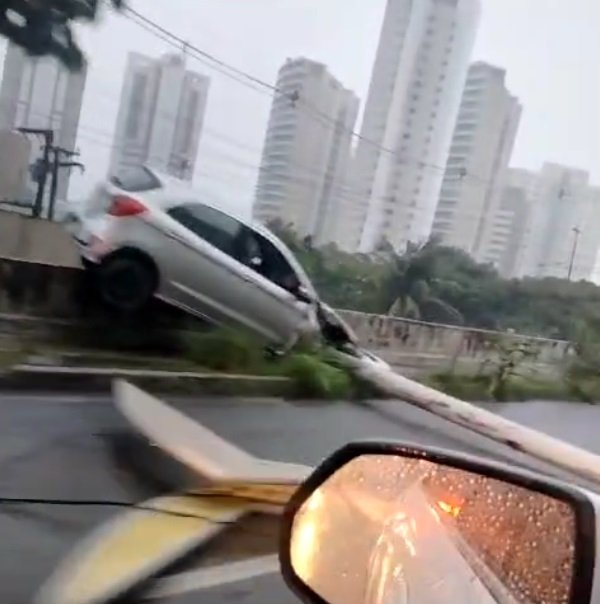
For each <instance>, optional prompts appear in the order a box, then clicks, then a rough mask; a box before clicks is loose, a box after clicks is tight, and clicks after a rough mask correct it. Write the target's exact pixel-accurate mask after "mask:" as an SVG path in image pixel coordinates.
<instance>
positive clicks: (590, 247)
mask: <svg viewBox="0 0 600 604" xmlns="http://www.w3.org/2000/svg"><path fill="white" fill-rule="evenodd" d="M598 232H600V194H599V192H598V189H597V188H594V187H591V186H590V185H589V174H588V173H587V172H585V171H584V170H579V169H575V168H569V167H566V166H561V165H558V164H550V163H548V164H545V165H544V166H543V168H542V170H541V172H540V174H539V175H538V177H537V179H536V183H535V187H534V191H533V194H532V200H531V211H530V213H529V219H528V221H527V224H526V227H525V235H524V239H523V246H522V249H521V253H520V259H519V263H518V272H517V276H534V277H558V278H563V279H565V278H567V276H568V274H569V269H570V266H571V259H572V260H573V270H572V275H571V278H572V279H574V280H579V279H591V277H592V274H593V272H594V269H595V266H596V256H597V252H598V249H599V247H600V245H599V244H600V237H599V236H598Z"/></svg>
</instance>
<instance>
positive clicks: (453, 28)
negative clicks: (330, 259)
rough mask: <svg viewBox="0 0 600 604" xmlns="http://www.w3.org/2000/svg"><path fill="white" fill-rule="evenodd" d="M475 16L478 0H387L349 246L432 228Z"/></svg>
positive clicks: (396, 240)
mask: <svg viewBox="0 0 600 604" xmlns="http://www.w3.org/2000/svg"><path fill="white" fill-rule="evenodd" d="M479 18H480V2H479V0H388V3H387V8H386V12H385V17H384V22H383V29H382V32H381V37H380V40H379V47H378V50H377V56H376V59H375V65H374V68H373V74H372V77H371V84H370V88H369V94H368V99H367V104H366V109H365V116H364V120H363V124H362V128H361V135H362V138H361V140H359V143H358V148H357V152H356V161H355V166H354V169H353V174H354V175H355V177H356V179H357V180H356V182H355V185H354V186H355V187H356V190H357V191H358V192H359V194H360V197H361V199H362V200H363V201H362V203H361V204H360V205H359V207H358V211H357V213H356V215H355V216H351V217H348V223H349V226H350V227H352V230H353V232H354V233H355V235H354V242H353V243H354V245H353V246H352V245H351V246H350V247H354V248H355V249H356V247H359V249H360V250H361V251H364V252H370V251H372V250H374V249H376V248H377V246H378V244H379V243H380V242H381V241H382V240H384V239H387V240H388V241H389V242H390V243H391V244H392V245H393V246H394V247H395V248H396V249H398V250H401V249H403V248H404V247H405V246H406V244H407V243H408V242H409V241H422V240H424V239H427V238H428V237H429V235H430V233H431V226H432V223H433V217H434V213H435V209H436V205H437V201H438V197H439V192H440V186H441V182H442V176H443V172H444V166H445V165H446V160H447V157H448V149H449V147H450V141H451V138H452V132H453V129H454V125H455V123H456V116H457V113H458V108H459V105H460V100H461V95H462V91H463V87H464V83H465V78H466V73H467V68H468V64H469V59H470V56H471V51H472V48H473V44H474V41H475V34H476V31H477V27H478V24H479Z"/></svg>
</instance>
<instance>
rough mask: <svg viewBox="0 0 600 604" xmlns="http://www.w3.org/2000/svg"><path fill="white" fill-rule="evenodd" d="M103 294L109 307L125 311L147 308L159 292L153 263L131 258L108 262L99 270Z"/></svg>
mask: <svg viewBox="0 0 600 604" xmlns="http://www.w3.org/2000/svg"><path fill="white" fill-rule="evenodd" d="M98 286H99V289H100V295H101V297H102V300H103V302H104V303H105V304H107V305H108V306H109V307H111V308H113V309H115V310H118V311H123V312H134V311H137V310H141V309H142V308H144V307H145V306H146V305H147V304H148V303H149V302H150V300H151V299H152V297H153V295H154V291H155V289H156V276H155V272H154V271H153V269H152V266H151V265H150V264H149V263H146V262H143V261H142V260H140V259H138V258H134V257H128V256H116V257H113V258H109V259H107V260H106V261H105V262H104V263H103V264H102V265H101V266H100V267H99V269H98Z"/></svg>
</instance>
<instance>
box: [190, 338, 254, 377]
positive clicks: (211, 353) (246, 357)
mask: <svg viewBox="0 0 600 604" xmlns="http://www.w3.org/2000/svg"><path fill="white" fill-rule="evenodd" d="M186 344H187V346H186V348H187V356H188V358H189V359H190V360H191V361H193V362H194V363H196V364H198V365H200V366H202V367H205V368H207V369H213V370H215V371H228V372H242V373H247V372H251V371H258V372H260V373H262V372H263V371H262V368H263V366H264V365H265V363H266V362H265V361H264V359H263V354H262V347H261V346H260V344H259V343H258V342H257V340H256V338H254V337H253V336H251V335H250V334H248V333H246V332H244V331H240V330H233V329H229V328H220V329H215V330H214V331H208V332H206V333H198V332H197V333H193V332H192V333H189V334H187V335H186Z"/></svg>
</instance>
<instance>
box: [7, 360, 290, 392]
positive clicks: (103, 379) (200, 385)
mask: <svg viewBox="0 0 600 604" xmlns="http://www.w3.org/2000/svg"><path fill="white" fill-rule="evenodd" d="M115 379H125V380H127V381H128V382H131V383H132V384H134V385H136V386H139V387H140V388H144V389H146V390H148V391H150V392H155V393H168V394H181V395H189V394H198V395H213V396H214V395H217V396H236V397H239V396H240V395H241V396H243V397H245V398H252V397H271V398H285V397H286V396H288V395H289V391H290V381H289V380H288V379H287V378H285V377H270V376H256V375H224V374H218V373H193V372H170V371H158V370H156V371H153V370H137V369H119V368H95V367H94V368H86V367H44V366H37V365H18V366H15V367H13V368H11V369H10V370H9V371H6V372H4V373H2V374H0V390H3V391H6V392H36V391H38V392H39V391H57V392H86V393H94V394H101V393H102V394H104V393H110V392H112V386H113V380H115Z"/></svg>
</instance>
